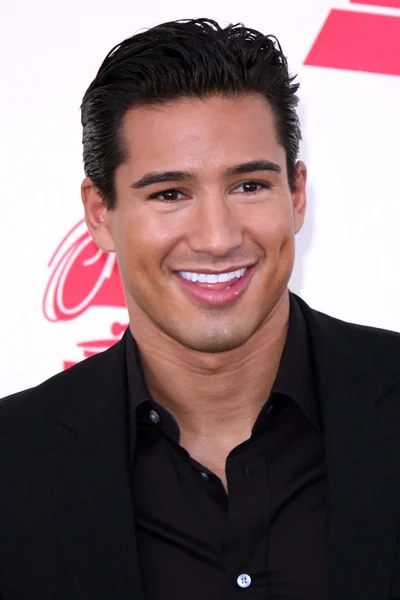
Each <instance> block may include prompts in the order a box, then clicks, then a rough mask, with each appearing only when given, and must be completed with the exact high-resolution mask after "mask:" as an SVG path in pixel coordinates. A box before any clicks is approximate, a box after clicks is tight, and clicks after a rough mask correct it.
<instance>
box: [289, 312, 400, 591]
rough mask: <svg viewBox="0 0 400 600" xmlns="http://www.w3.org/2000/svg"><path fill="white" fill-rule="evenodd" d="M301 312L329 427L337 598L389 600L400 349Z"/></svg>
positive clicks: (399, 450) (399, 452) (399, 440)
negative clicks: (387, 353)
mask: <svg viewBox="0 0 400 600" xmlns="http://www.w3.org/2000/svg"><path fill="white" fill-rule="evenodd" d="M300 304H301V307H302V309H303V312H304V314H305V317H306V319H307V322H308V326H309V331H310V337H311V342H312V346H313V352H314V357H315V362H316V364H317V385H318V394H319V398H320V402H321V410H322V419H323V425H324V437H325V448H326V464H327V474H328V486H329V498H330V506H329V515H330V557H331V564H330V585H329V590H330V598H331V599H332V600H347V599H349V600H350V599H351V600H383V599H386V598H388V597H389V595H390V584H391V577H392V572H393V564H394V558H395V550H396V538H397V527H398V512H399V505H400V502H399V500H400V494H399V487H400V486H399V478H398V475H399V470H400V460H399V458H400V435H399V433H398V427H399V422H400V420H399V419H400V412H399V407H400V386H399V382H398V377H399V376H398V373H397V371H398V369H397V364H398V361H399V358H400V356H399V345H400V344H399V341H398V338H396V340H395V343H394V345H393V349H394V350H395V352H394V353H391V355H390V356H389V355H388V356H385V352H388V351H389V354H390V350H388V349H389V347H390V340H389V338H388V337H386V338H385V339H384V340H383V342H382V350H381V351H380V348H379V335H378V333H377V332H376V333H375V334H374V335H371V334H369V333H367V332H366V331H365V330H364V331H362V330H361V329H360V330H359V332H358V333H357V334H356V328H355V326H351V325H348V324H346V323H343V322H341V321H338V320H335V319H331V318H329V317H327V316H325V315H321V314H320V313H317V312H315V311H311V309H309V308H308V307H307V306H306V305H305V304H304V303H303V302H301V301H300ZM385 335H386V334H385ZM377 341H378V343H377ZM369 344H371V347H369ZM396 355H397V356H396ZM396 360H397V363H396ZM391 363H393V370H392V371H391ZM394 373H395V374H396V375H395V377H394V376H393V375H394ZM396 378H397V379H396Z"/></svg>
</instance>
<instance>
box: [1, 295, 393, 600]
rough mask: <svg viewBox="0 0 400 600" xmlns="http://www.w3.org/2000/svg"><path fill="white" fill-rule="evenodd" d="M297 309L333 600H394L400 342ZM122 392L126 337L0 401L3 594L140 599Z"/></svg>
mask: <svg viewBox="0 0 400 600" xmlns="http://www.w3.org/2000/svg"><path fill="white" fill-rule="evenodd" d="M298 302H299V304H300V307H301V309H302V311H303V313H304V315H305V318H306V322H307V325H308V328H309V333H310V339H311V342H312V349H313V354H314V359H315V365H316V376H317V384H318V394H319V400H320V403H321V409H322V417H323V425H324V436H325V443H326V461H327V472H328V485H329V493H330V507H329V508H330V540H329V542H330V550H331V564H330V597H331V599H332V600H384V599H385V600H386V599H387V598H400V542H399V508H400V335H399V334H396V333H391V332H387V331H382V330H378V329H372V328H367V327H361V326H357V325H351V324H348V323H344V322H342V321H339V320H336V319H332V318H331V317H328V316H326V315H323V314H321V313H318V312H316V311H314V310H311V309H310V308H309V307H308V306H307V305H306V304H305V303H304V302H303V301H301V300H299V299H298ZM126 389H127V387H126V373H125V338H123V339H122V341H121V342H119V343H118V344H116V345H115V346H114V347H113V348H111V349H110V350H108V351H106V352H104V353H102V354H99V355H97V356H95V357H93V358H90V359H88V360H85V361H84V362H82V363H80V364H78V365H77V366H75V367H72V368H71V369H69V370H68V371H65V372H63V373H61V374H59V375H56V376H55V377H53V378H52V379H50V380H48V381H46V382H45V383H43V384H41V385H40V386H38V387H36V388H34V389H31V390H28V391H25V392H22V393H19V394H16V395H14V396H11V397H8V398H5V399H4V400H2V401H1V402H0V443H1V449H0V597H1V599H2V600H27V599H30V600H31V599H40V600H75V599H76V600H78V599H79V600H86V599H87V600H89V599H90V600H110V599H115V600H144V597H143V592H142V587H141V579H140V572H139V565H138V555H137V548H136V543H135V525H134V523H135V522H134V514H133V506H132V504H133V503H132V493H134V490H132V488H131V481H130V464H129V451H128V446H129V440H128V439H127V438H128V427H127V398H126ZM132 435H135V432H133V433H132ZM130 441H132V440H130ZM160 492H162V490H160ZM165 599H166V600H168V592H167V590H166V593H165ZM174 600H181V599H174ZM182 600H189V599H182Z"/></svg>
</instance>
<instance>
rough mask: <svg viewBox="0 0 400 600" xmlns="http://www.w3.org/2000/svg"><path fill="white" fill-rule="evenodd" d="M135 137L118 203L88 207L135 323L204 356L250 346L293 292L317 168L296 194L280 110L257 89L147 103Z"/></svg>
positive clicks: (127, 136)
mask: <svg viewBox="0 0 400 600" xmlns="http://www.w3.org/2000/svg"><path fill="white" fill-rule="evenodd" d="M123 137H124V142H125V145H126V149H127V160H126V162H125V163H124V164H123V165H121V166H120V167H119V168H118V169H117V171H116V174H115V186H116V198H117V202H116V208H115V210H113V211H106V210H105V209H104V212H103V216H102V217H101V218H100V219H98V214H99V210H98V209H96V210H97V213H96V210H95V209H92V208H91V202H90V199H89V201H88V202H86V203H85V209H86V213H87V220H88V223H89V227H90V228H91V231H92V234H93V236H94V239H95V240H96V241H97V242H98V243H99V245H100V246H101V247H103V249H107V250H110V249H111V250H115V252H116V254H117V258H118V263H119V268H120V272H121V276H122V279H123V283H124V287H125V293H126V298H127V304H128V310H129V314H130V320H131V327H132V331H133V332H135V323H136V324H137V325H138V326H140V327H141V329H142V330H143V327H148V330H149V331H153V332H154V331H155V330H156V331H158V332H162V334H164V335H166V336H168V337H169V338H172V339H173V340H175V341H176V342H179V343H180V344H182V345H183V346H185V347H188V348H191V349H195V350H199V351H203V352H221V351H225V350H230V349H233V348H237V347H238V346H240V345H242V344H244V343H246V342H247V341H248V340H249V339H250V338H251V337H252V336H253V334H254V333H255V332H256V331H257V330H258V329H259V328H260V327H262V326H263V324H265V323H266V322H267V321H268V317H269V315H270V314H271V313H272V312H273V310H274V307H275V306H276V305H277V303H278V302H279V300H280V299H281V298H282V296H283V294H284V293H285V291H286V286H287V283H288V280H289V277H290V274H291V271H292V266H293V258H294V235H295V233H296V232H297V231H298V230H299V229H300V227H301V225H302V221H303V214H304V206H305V191H304V187H305V176H306V172H305V167H304V165H302V163H300V164H299V165H298V171H297V172H298V176H297V184H296V188H295V190H293V191H292V192H291V190H290V189H289V184H288V179H287V170H286V155H285V151H284V149H283V148H282V147H281V146H280V145H279V143H278V141H277V138H276V132H275V125H274V118H273V114H272V110H271V108H270V107H269V105H268V104H267V102H266V101H265V100H264V99H263V98H262V97H259V96H251V95H249V96H244V97H242V98H236V99H233V98H226V97H222V96H215V97H212V98H208V99H201V100H200V99H184V100H179V101H176V102H174V103H169V104H159V105H156V106H150V107H139V108H134V109H132V110H130V111H129V112H128V113H127V115H126V117H125V120H124V126H123ZM93 193H94V192H93V190H92V195H93ZM88 197H89V198H90V194H89V196H88ZM92 204H93V206H94V204H95V202H93V203H92ZM92 213H93V214H94V213H96V215H97V216H95V217H93V214H92ZM96 218H97V219H98V221H99V220H100V221H101V220H102V219H104V221H105V224H104V225H99V228H96V227H97V225H96V226H95V227H93V226H91V223H92V222H93V219H94V220H96ZM105 240H106V241H105ZM154 328H155V329H154Z"/></svg>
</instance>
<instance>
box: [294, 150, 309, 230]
mask: <svg viewBox="0 0 400 600" xmlns="http://www.w3.org/2000/svg"><path fill="white" fill-rule="evenodd" d="M306 183H307V167H306V165H305V164H304V163H303V161H301V160H299V161H298V162H297V164H296V178H295V184H294V189H293V190H292V200H293V216H294V231H295V233H298V232H299V231H300V229H301V228H302V226H303V223H304V216H305V212H306V205H307V194H306Z"/></svg>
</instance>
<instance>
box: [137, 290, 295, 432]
mask: <svg viewBox="0 0 400 600" xmlns="http://www.w3.org/2000/svg"><path fill="white" fill-rule="evenodd" d="M288 320H289V295H288V292H287V291H286V293H285V294H284V295H283V296H282V297H281V299H280V300H279V301H278V303H277V304H276V306H275V307H274V309H273V311H271V313H270V315H269V317H268V319H267V320H266V321H265V322H264V323H263V324H262V326H261V327H260V328H259V329H258V330H257V331H256V333H254V335H253V336H252V337H251V338H250V339H249V340H248V341H247V342H246V343H244V344H243V345H242V346H240V347H238V348H235V349H233V350H229V351H227V352H221V353H213V354H207V353H203V352H198V351H195V350H191V349H188V348H186V347H183V346H182V345H181V344H179V343H178V342H176V341H175V340H171V338H169V337H167V336H166V335H165V334H162V333H160V332H159V331H154V330H155V328H154V330H153V331H152V332H151V334H150V335H149V331H148V328H146V331H145V328H144V327H141V326H137V323H138V321H136V322H135V321H133V320H132V322H134V323H135V325H136V326H135V327H132V325H131V329H132V333H133V335H134V337H135V339H136V341H137V343H138V347H139V351H140V355H141V360H142V366H143V371H144V375H145V379H146V383H147V386H148V388H149V392H150V394H151V396H152V397H153V398H154V400H156V401H157V402H158V403H159V404H161V405H162V406H164V407H165V408H166V409H168V410H169V411H170V412H171V414H172V415H173V416H174V418H175V419H176V421H177V423H178V425H179V427H180V430H181V432H184V433H185V436H193V437H202V438H205V437H207V438H210V439H212V438H213V437H215V435H216V434H218V435H219V436H221V435H224V432H225V434H226V435H227V436H229V437H234V436H235V432H236V431H237V432H238V436H242V437H243V439H247V437H249V436H250V433H251V429H252V427H253V425H254V422H255V420H256V418H257V415H258V413H259V411H260V410H261V408H262V406H263V405H264V403H265V401H266V400H267V398H268V396H269V393H270V391H271V388H272V385H273V383H274V380H275V377H276V374H277V371H278V367H279V362H280V358H281V355H282V351H283V347H284V344H285V340H286V334H287V326H288Z"/></svg>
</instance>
